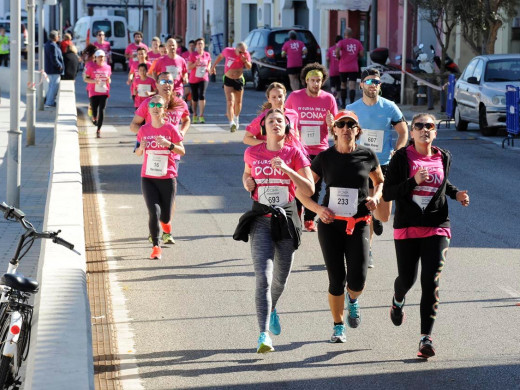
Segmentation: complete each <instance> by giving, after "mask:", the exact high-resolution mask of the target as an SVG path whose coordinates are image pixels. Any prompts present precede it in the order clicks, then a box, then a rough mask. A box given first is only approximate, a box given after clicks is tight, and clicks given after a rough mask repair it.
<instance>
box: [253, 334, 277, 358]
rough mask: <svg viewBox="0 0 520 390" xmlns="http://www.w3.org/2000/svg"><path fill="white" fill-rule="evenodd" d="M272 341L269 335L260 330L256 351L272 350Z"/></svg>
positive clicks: (265, 351)
mask: <svg viewBox="0 0 520 390" xmlns="http://www.w3.org/2000/svg"><path fill="white" fill-rule="evenodd" d="M273 351H274V348H273V342H272V341H271V337H269V335H268V334H267V332H261V333H260V337H258V345H257V347H256V353H267V352H273Z"/></svg>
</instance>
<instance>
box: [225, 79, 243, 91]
mask: <svg viewBox="0 0 520 390" xmlns="http://www.w3.org/2000/svg"><path fill="white" fill-rule="evenodd" d="M245 83H246V82H245V79H244V76H242V77H240V78H238V79H230V78H229V77H227V76H224V85H225V86H226V87H232V88H234V89H235V90H236V91H242V90H243V89H244V85H245Z"/></svg>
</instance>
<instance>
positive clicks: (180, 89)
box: [154, 55, 188, 96]
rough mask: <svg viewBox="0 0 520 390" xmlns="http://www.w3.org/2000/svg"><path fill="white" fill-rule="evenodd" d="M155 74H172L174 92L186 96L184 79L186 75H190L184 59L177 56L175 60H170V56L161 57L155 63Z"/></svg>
mask: <svg viewBox="0 0 520 390" xmlns="http://www.w3.org/2000/svg"><path fill="white" fill-rule="evenodd" d="M154 72H155V74H159V73H162V72H168V73H171V75H172V78H173V92H175V93H176V94H179V95H181V96H182V95H183V94H184V84H183V78H184V75H185V74H187V73H188V67H187V66H186V61H184V58H182V57H181V56H179V55H176V56H175V58H170V57H169V56H164V57H161V58H159V59H158V60H157V62H156V63H155V67H154Z"/></svg>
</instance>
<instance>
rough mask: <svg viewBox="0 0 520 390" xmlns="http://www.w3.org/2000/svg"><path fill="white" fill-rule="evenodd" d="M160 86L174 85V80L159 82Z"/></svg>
mask: <svg viewBox="0 0 520 390" xmlns="http://www.w3.org/2000/svg"><path fill="white" fill-rule="evenodd" d="M159 84H161V85H164V84H170V85H172V84H173V80H159Z"/></svg>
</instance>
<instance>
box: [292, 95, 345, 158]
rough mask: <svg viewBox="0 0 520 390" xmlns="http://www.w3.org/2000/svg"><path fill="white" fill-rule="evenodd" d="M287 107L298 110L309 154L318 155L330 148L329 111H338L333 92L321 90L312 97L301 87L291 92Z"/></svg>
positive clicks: (301, 130)
mask: <svg viewBox="0 0 520 390" xmlns="http://www.w3.org/2000/svg"><path fill="white" fill-rule="evenodd" d="M285 107H286V108H291V109H293V110H295V111H297V112H298V117H299V121H298V130H299V131H300V140H301V142H302V144H304V145H305V149H306V151H307V153H308V154H309V156H316V155H318V154H319V153H320V152H322V151H324V150H326V149H328V148H329V136H328V135H329V132H328V128H327V122H326V117H327V111H330V113H331V114H332V115H336V114H337V113H338V106H337V104H336V99H335V98H334V96H332V94H330V93H328V92H325V91H323V90H321V91H320V93H319V96H317V97H312V96H308V95H307V90H306V89H300V90H298V91H294V92H291V94H290V95H289V97H288V98H287V101H286V102H285Z"/></svg>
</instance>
